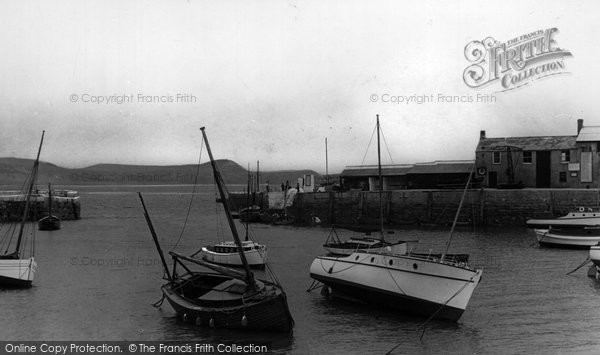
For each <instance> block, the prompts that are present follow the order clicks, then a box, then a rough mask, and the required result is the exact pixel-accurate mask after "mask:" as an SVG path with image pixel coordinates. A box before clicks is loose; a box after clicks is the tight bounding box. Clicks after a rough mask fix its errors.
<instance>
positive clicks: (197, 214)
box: [0, 186, 600, 354]
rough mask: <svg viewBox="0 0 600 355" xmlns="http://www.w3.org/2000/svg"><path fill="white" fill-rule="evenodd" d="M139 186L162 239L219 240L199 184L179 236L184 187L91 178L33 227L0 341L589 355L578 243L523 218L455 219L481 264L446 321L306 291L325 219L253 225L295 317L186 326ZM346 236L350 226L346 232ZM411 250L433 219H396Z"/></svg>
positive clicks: (5, 297) (208, 191)
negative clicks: (29, 258) (76, 207)
mask: <svg viewBox="0 0 600 355" xmlns="http://www.w3.org/2000/svg"><path fill="white" fill-rule="evenodd" d="M139 190H141V191H142V192H143V194H144V198H145V200H146V204H147V207H148V209H149V212H150V215H151V217H152V219H153V222H154V225H155V228H156V231H157V233H158V235H159V238H160V240H161V243H162V245H163V248H164V249H165V250H171V249H172V248H173V247H175V245H177V246H176V247H175V250H176V251H179V252H181V253H191V252H194V251H196V250H197V249H198V248H199V247H200V246H202V245H203V244H207V243H212V242H214V241H218V240H220V239H222V238H223V233H224V235H225V239H229V238H230V237H229V234H228V233H229V232H228V229H227V222H226V220H225V217H224V215H223V214H222V213H219V214H218V215H217V214H216V213H217V212H218V211H219V210H218V209H217V207H216V206H215V203H214V202H213V201H214V198H215V192H214V189H213V188H212V187H201V188H197V190H196V192H197V194H195V195H194V196H195V197H194V202H193V203H192V208H191V213H190V218H189V221H188V224H187V227H186V230H185V232H184V233H183V236H182V238H181V240H180V241H179V243H178V244H177V241H178V239H179V236H180V232H181V228H182V225H183V223H184V220H185V216H186V212H187V209H188V205H189V204H190V198H191V197H192V194H191V192H192V187H191V186H145V187H135V186H95V187H81V188H80V189H79V191H80V194H81V202H82V216H83V218H82V219H81V220H78V221H64V222H63V226H62V229H61V230H60V231H54V232H41V231H38V232H37V245H36V248H37V253H36V258H37V261H38V273H37V275H36V279H35V280H34V287H32V288H31V289H27V290H2V291H0V302H1V304H2V305H3V307H2V308H3V312H2V317H0V339H6V340H83V341H86V340H87V341H89V340H104V341H107V340H129V341H133V340H188V341H195V342H226V341H231V342H235V341H242V340H247V341H252V342H259V341H269V342H273V350H274V351H275V352H279V353H293V354H323V353H331V354H365V353H367V352H369V353H385V352H387V351H388V350H390V349H391V348H393V347H394V346H396V345H398V344H400V345H399V346H398V348H397V349H396V350H395V351H394V353H397V354H403V353H404V354H405V353H410V354H415V353H598V352H600V336H599V331H598V329H600V312H599V311H598V309H599V308H600V284H599V283H597V282H596V281H594V280H593V279H591V278H588V277H587V276H586V272H585V271H586V270H584V269H586V268H584V269H581V270H579V271H578V272H576V273H574V274H573V275H570V276H566V275H565V274H566V273H567V272H569V271H571V270H572V269H574V268H575V267H576V266H578V265H579V264H580V263H581V262H582V261H584V260H585V258H586V257H587V251H573V250H560V249H540V248H538V247H537V246H535V245H532V244H533V242H534V240H535V238H534V236H533V234H530V233H531V232H527V231H526V230H525V229H524V228H515V229H500V228H490V229H480V228H476V229H475V230H473V229H472V228H470V229H462V230H460V229H459V230H458V231H457V232H456V234H455V237H454V240H453V244H452V248H451V251H452V252H457V253H470V254H471V261H472V264H473V265H474V266H477V267H482V268H483V269H484V273H483V279H482V281H481V283H480V284H479V286H478V288H477V289H476V290H475V292H474V294H473V297H472V298H471V302H470V304H469V307H468V308H467V311H466V312H465V313H464V315H463V317H462V318H461V319H460V321H459V322H458V324H448V323H444V322H432V323H430V324H429V325H428V327H427V330H426V332H425V335H424V337H423V339H422V340H420V339H419V338H420V335H421V332H420V331H417V328H418V327H419V326H420V325H421V324H422V322H423V321H424V320H423V319H422V318H413V317H409V316H403V315H398V314H390V313H388V312H386V311H385V310H381V309H373V308H369V307H365V306H358V305H355V304H351V303H346V302H340V301H337V302H336V301H328V300H326V299H324V298H323V297H322V296H321V295H320V294H319V292H318V291H313V292H311V293H307V292H306V289H307V288H308V287H309V285H310V284H311V279H310V277H309V267H310V264H311V262H312V260H313V258H314V257H315V256H316V255H319V254H322V253H323V250H322V248H321V245H322V243H323V242H324V240H325V239H326V237H327V234H328V230H327V229H325V228H320V227H315V228H296V227H273V226H266V225H255V226H253V234H254V235H255V236H256V238H257V239H258V241H260V242H263V243H266V244H267V245H268V248H269V260H270V263H271V266H272V268H273V270H274V271H275V273H276V274H277V276H278V277H279V279H280V281H281V283H282V284H283V286H284V288H285V290H286V292H287V294H288V299H289V305H290V309H291V312H292V314H293V316H294V318H295V321H296V326H295V328H294V333H293V335H291V336H282V335H274V334H269V333H252V334H247V333H239V332H232V331H227V330H211V329H204V328H196V327H193V326H190V325H186V324H182V323H180V322H178V321H177V320H176V319H175V317H174V312H173V310H172V309H171V308H170V306H169V305H168V304H167V302H165V303H164V304H163V306H162V307H161V308H160V309H157V308H154V307H152V303H154V302H156V301H158V300H159V299H160V298H161V293H160V286H161V285H162V284H163V280H162V278H161V277H162V267H161V265H160V260H159V258H158V256H157V254H156V252H155V249H154V246H153V243H152V239H151V237H150V234H149V232H148V229H147V226H146V223H145V220H144V217H143V213H142V209H141V206H140V203H139V200H138V197H137V195H136V194H135V192H136V191H139ZM348 233H349V234H347V236H351V234H350V232H348ZM398 234H401V235H402V237H403V239H410V240H412V239H418V240H420V243H419V244H418V245H417V250H419V251H423V252H427V251H429V250H430V249H434V250H438V251H439V250H441V248H442V247H443V246H444V244H445V242H446V237H447V235H448V229H446V228H437V227H436V228H429V227H420V228H405V229H403V230H402V231H401V233H398Z"/></svg>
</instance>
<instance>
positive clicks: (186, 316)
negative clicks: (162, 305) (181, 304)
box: [183, 313, 188, 323]
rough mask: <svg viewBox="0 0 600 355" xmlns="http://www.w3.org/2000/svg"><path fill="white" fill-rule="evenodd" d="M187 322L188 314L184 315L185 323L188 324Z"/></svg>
mask: <svg viewBox="0 0 600 355" xmlns="http://www.w3.org/2000/svg"><path fill="white" fill-rule="evenodd" d="M187 321H188V315H187V313H184V314H183V322H184V323H187Z"/></svg>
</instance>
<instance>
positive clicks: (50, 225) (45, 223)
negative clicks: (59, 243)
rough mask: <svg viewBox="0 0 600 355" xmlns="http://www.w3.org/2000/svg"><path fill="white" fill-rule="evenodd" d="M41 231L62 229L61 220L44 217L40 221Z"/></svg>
mask: <svg viewBox="0 0 600 355" xmlns="http://www.w3.org/2000/svg"><path fill="white" fill-rule="evenodd" d="M38 228H39V230H41V231H54V230H58V229H60V219H58V218H57V217H54V216H49V217H44V218H42V219H40V220H39V221H38Z"/></svg>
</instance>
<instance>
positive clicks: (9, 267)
mask: <svg viewBox="0 0 600 355" xmlns="http://www.w3.org/2000/svg"><path fill="white" fill-rule="evenodd" d="M36 267H37V264H36V262H35V260H34V259H33V258H29V259H0V286H4V287H6V286H8V287H11V286H13V287H19V286H21V287H22V286H31V282H32V281H33V276H34V274H35V270H36Z"/></svg>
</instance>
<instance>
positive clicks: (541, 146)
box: [477, 130, 583, 152]
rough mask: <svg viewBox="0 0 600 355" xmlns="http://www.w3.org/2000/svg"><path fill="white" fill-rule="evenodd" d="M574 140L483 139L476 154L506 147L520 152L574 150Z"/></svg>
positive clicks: (546, 138) (562, 138) (574, 137)
mask: <svg viewBox="0 0 600 355" xmlns="http://www.w3.org/2000/svg"><path fill="white" fill-rule="evenodd" d="M582 131H583V130H582ZM576 139H577V137H576V136H545V137H504V138H483V139H480V140H479V144H478V145H477V152H486V151H498V150H500V151H503V150H506V146H511V147H512V148H514V147H516V148H519V149H521V150H566V149H576V148H577V145H576V143H577V141H576Z"/></svg>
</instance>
